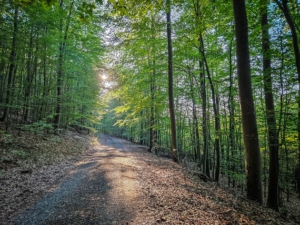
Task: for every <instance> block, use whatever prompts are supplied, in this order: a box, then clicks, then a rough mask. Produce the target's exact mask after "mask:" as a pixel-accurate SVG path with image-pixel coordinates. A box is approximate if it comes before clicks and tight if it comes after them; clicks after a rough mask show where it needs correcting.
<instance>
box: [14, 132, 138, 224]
mask: <svg viewBox="0 0 300 225" xmlns="http://www.w3.org/2000/svg"><path fill="white" fill-rule="evenodd" d="M99 140H100V139H99ZM100 142H101V143H102V145H101V144H98V146H97V149H96V151H95V152H94V153H93V154H92V155H90V156H88V157H86V158H85V159H83V160H82V161H80V162H79V163H78V166H77V167H76V168H75V169H74V170H72V171H71V173H70V175H69V176H68V178H66V179H65V181H63V182H62V183H61V184H60V186H58V187H57V188H56V189H55V190H53V191H51V192H50V193H49V194H47V195H45V196H44V198H43V199H41V200H40V201H39V202H37V203H36V205H34V206H33V207H32V208H30V209H29V210H27V211H25V212H24V213H22V214H21V215H19V216H18V217H17V218H16V219H15V220H14V221H13V223H14V224H16V225H29V224H30V225H46V224H51V225H52V224H60V225H63V224H91V225H92V224H103V225H104V224H110V225H111V224H131V222H132V221H133V220H134V216H135V214H134V213H135V212H136V211H137V209H138V206H139V200H140V199H141V198H140V196H139V194H138V190H137V188H138V182H137V180H136V174H135V172H134V169H133V167H132V165H131V159H130V156H131V154H132V152H130V150H129V149H125V148H124V147H123V146H122V144H121V142H119V140H118V139H116V138H112V137H109V136H103V137H102V138H101V140H100Z"/></svg>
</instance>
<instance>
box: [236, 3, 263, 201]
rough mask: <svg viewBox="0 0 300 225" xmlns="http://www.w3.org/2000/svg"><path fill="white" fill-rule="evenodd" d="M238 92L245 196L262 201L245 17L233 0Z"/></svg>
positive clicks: (241, 8)
mask: <svg viewBox="0 0 300 225" xmlns="http://www.w3.org/2000/svg"><path fill="white" fill-rule="evenodd" d="M232 2H233V11H234V20H235V35H236V55H237V70H238V72H237V73H238V84H239V96H240V104H241V110H242V124H243V135H244V147H245V157H246V179H247V197H248V198H249V199H252V200H255V201H258V202H260V203H262V183H261V160H260V150H259V139H258V133H257V124H256V116H255V108H254V102H253V96H252V85H251V74H250V55H249V44H248V21H247V13H246V7H245V1H244V0H233V1H232Z"/></svg>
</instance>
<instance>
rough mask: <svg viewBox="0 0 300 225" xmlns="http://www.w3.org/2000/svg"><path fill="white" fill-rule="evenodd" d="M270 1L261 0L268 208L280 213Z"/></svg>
mask: <svg viewBox="0 0 300 225" xmlns="http://www.w3.org/2000/svg"><path fill="white" fill-rule="evenodd" d="M268 3H269V0H261V1H260V7H261V33H262V51H263V78H264V79H263V80H264V92H265V104H266V117H267V126H268V144H269V152H270V153H269V155H270V160H269V188H268V200H267V201H268V203H267V204H268V207H270V208H272V209H274V210H276V211H278V210H279V208H278V173H279V163H278V137H277V128H276V118H275V109H274V100H273V92H272V76H271V59H270V54H271V53H270V38H269V33H268V25H269V24H268V9H267V5H268Z"/></svg>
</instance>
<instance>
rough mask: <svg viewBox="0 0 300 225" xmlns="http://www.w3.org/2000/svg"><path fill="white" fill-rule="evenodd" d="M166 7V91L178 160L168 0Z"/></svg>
mask: <svg viewBox="0 0 300 225" xmlns="http://www.w3.org/2000/svg"><path fill="white" fill-rule="evenodd" d="M166 8H167V38H168V93H169V110H170V122H171V138H172V139H171V140H172V156H173V160H174V161H175V162H177V161H178V156H177V137H176V120H175V109H174V96H173V49H172V37H171V3H170V0H167V1H166Z"/></svg>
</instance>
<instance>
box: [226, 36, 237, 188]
mask: <svg viewBox="0 0 300 225" xmlns="http://www.w3.org/2000/svg"><path fill="white" fill-rule="evenodd" d="M232 42H233V38H232V39H231V40H230V48H229V97H228V110H229V148H228V150H227V151H228V152H227V163H228V167H227V169H228V171H231V173H235V163H232V162H233V161H234V159H233V157H235V152H236V144H235V121H234V116H235V107H234V99H233V96H234V93H233V69H232V47H233V43H232ZM230 153H231V159H230V158H229V155H230ZM231 173H229V174H228V186H230V184H231V176H232V175H231ZM232 182H233V186H234V185H235V180H234V178H233V180H232Z"/></svg>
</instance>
